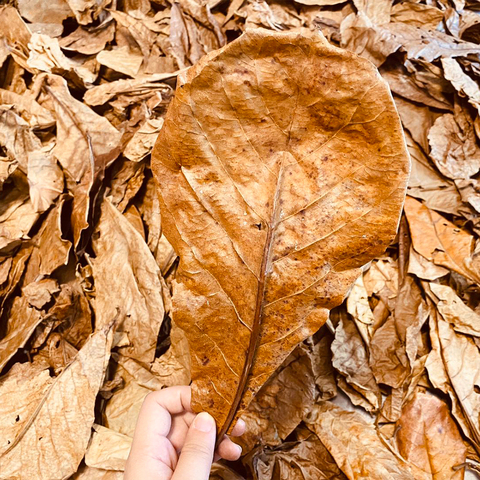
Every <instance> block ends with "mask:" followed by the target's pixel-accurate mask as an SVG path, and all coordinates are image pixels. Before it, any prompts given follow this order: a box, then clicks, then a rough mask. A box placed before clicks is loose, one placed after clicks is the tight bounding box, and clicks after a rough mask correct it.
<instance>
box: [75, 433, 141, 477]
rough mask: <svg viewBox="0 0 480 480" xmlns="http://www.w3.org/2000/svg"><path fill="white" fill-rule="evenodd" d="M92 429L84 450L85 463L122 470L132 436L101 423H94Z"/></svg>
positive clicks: (96, 466)
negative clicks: (86, 447)
mask: <svg viewBox="0 0 480 480" xmlns="http://www.w3.org/2000/svg"><path fill="white" fill-rule="evenodd" d="M93 430H94V432H93V434H92V438H91V440H90V444H89V445H88V449H87V451H86V452H85V464H86V465H87V466H89V467H93V468H100V469H102V470H114V471H120V472H123V470H125V463H126V461H127V458H128V453H129V452H130V447H131V445H132V438H131V437H127V436H126V435H122V434H121V433H118V432H115V431H113V430H110V429H109V428H105V427H102V426H101V425H94V426H93Z"/></svg>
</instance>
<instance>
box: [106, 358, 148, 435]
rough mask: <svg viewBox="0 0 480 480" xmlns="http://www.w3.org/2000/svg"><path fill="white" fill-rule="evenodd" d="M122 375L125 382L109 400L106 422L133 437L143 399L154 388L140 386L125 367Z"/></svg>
mask: <svg viewBox="0 0 480 480" xmlns="http://www.w3.org/2000/svg"><path fill="white" fill-rule="evenodd" d="M120 368H121V367H120ZM120 375H121V376H122V378H123V379H124V382H125V384H124V386H123V388H121V389H119V390H117V391H115V392H114V393H113V396H112V398H110V399H109V400H108V401H107V403H106V406H105V412H104V415H103V418H104V424H105V426H106V427H108V428H111V429H112V430H115V431H116V432H119V433H122V434H124V435H127V436H129V437H133V434H134V433H135V426H136V423H137V418H138V414H139V413H140V408H141V407H142V404H143V400H144V399H145V397H146V396H147V395H148V394H149V393H150V392H151V391H152V390H150V389H149V388H146V387H143V386H140V385H139V384H138V383H137V382H136V381H135V379H133V378H132V376H131V375H130V374H128V373H127V372H126V371H125V369H123V368H122V369H121V370H120Z"/></svg>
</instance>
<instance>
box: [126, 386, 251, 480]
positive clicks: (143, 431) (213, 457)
mask: <svg viewBox="0 0 480 480" xmlns="http://www.w3.org/2000/svg"><path fill="white" fill-rule="evenodd" d="M190 401H191V388H190V387H185V386H183V387H170V388H165V389H163V390H159V391H157V392H152V393H150V394H148V395H147V396H146V398H145V400H144V402H143V405H142V408H141V410H140V414H139V416H138V420H137V425H136V427H135V435H134V437H133V443H132V448H131V450H130V454H129V456H128V460H127V464H126V467H125V474H124V480H208V478H209V476H210V469H211V466H212V462H214V461H217V460H218V459H220V458H224V459H225V460H232V461H233V460H238V459H239V458H240V455H241V453H242V449H241V447H240V446H238V445H236V444H235V443H233V442H232V441H231V440H230V439H229V438H228V437H227V436H226V435H225V437H224V439H223V440H222V441H221V442H220V443H219V445H218V448H217V449H216V450H215V440H216V425H215V420H214V419H213V417H212V416H211V415H209V414H208V413H206V412H202V413H199V414H198V415H196V414H195V413H193V412H192V410H191V408H190ZM244 431H245V423H244V422H243V421H242V420H239V421H238V422H237V424H236V425H235V428H234V429H233V431H232V435H233V436H239V435H242V434H243V433H244Z"/></svg>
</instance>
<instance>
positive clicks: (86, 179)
mask: <svg viewBox="0 0 480 480" xmlns="http://www.w3.org/2000/svg"><path fill="white" fill-rule="evenodd" d="M45 89H46V91H47V93H48V95H49V97H50V99H51V100H52V102H53V105H54V108H55V116H56V119H57V143H56V146H55V148H54V150H53V154H54V155H55V157H56V158H57V159H58V160H59V162H60V164H61V165H62V167H63V169H64V171H65V172H66V173H67V174H68V176H69V180H70V182H69V183H68V187H69V190H71V192H72V193H73V195H74V200H73V208H72V219H71V221H72V228H73V236H74V245H75V247H76V248H77V247H78V246H79V244H80V241H81V235H82V232H83V230H85V229H86V228H87V227H88V226H89V222H90V216H91V199H92V197H93V198H94V196H95V195H96V193H97V190H98V188H99V185H98V181H99V180H102V179H103V175H104V171H105V169H106V168H107V167H108V166H109V165H110V164H111V163H112V162H113V161H114V160H115V159H116V158H117V156H118V154H119V153H120V139H121V134H120V133H119V132H118V130H117V129H116V128H114V127H113V126H112V125H111V124H110V123H109V122H108V120H106V119H105V118H104V117H101V116H100V115H98V114H96V113H95V112H94V111H93V110H91V109H90V108H89V107H87V106H86V105H85V104H83V103H81V102H79V101H78V100H76V99H75V98H73V97H72V96H71V94H70V92H69V90H68V87H67V83H66V82H65V81H64V80H63V79H62V78H60V77H53V76H51V77H49V79H48V83H47V85H46V86H45Z"/></svg>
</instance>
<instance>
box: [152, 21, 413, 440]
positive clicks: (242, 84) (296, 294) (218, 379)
mask: <svg viewBox="0 0 480 480" xmlns="http://www.w3.org/2000/svg"><path fill="white" fill-rule="evenodd" d="M305 52H310V53H309V54H308V55H307V56H304V55H305ZM314 52H316V53H314ZM299 55H300V58H301V60H300V59H299ZM252 58H253V59H254V60H252ZM240 64H241V65H242V67H241V68H240V67H239V65H240ZM299 64H301V65H302V68H298V66H299ZM320 72H322V73H320ZM326 72H328V73H326ZM347 72H348V73H347ZM318 75H321V77H318V80H317V76H318ZM357 75H358V76H357ZM320 78H321V79H322V80H320ZM313 79H315V80H313ZM310 80H311V82H310ZM321 82H324V84H325V85H329V84H330V82H332V89H330V88H329V87H326V86H325V85H322V83H321ZM333 85H334V87H333ZM333 88H334V90H333ZM206 89H208V90H206ZM207 91H208V95H207V94H206V92H207ZM325 92H329V93H328V95H327V94H326V93H325ZM334 92H335V93H334ZM347 92H348V93H347ZM286 112H290V113H291V114H289V115H286ZM334 112H335V113H334ZM327 118H328V123H327ZM320 119H322V120H321V123H319V122H320ZM331 122H333V123H335V126H333V123H331ZM232 131H235V132H238V134H236V135H234V136H232V135H231V132H232ZM367 131H368V134H367V133H366V132H367ZM307 132H308V134H307ZM367 138H368V141H366V139H367ZM372 138H375V139H376V140H375V141H374V142H372ZM387 138H388V141H387ZM381 139H384V140H381ZM350 142H353V143H354V144H355V148H354V149H353V143H352V145H351V146H349V145H350ZM380 145H382V146H380ZM379 148H380V150H378V149H379ZM360 151H363V152H364V154H365V156H364V155H363V154H362V156H361V157H360V156H359V155H360V153H359V152H360ZM340 152H342V153H340ZM346 152H348V156H350V155H353V156H355V157H356V158H357V160H356V161H352V162H351V163H349V162H347V163H346V162H345V158H344V157H343V155H344V154H345V153H346ZM354 152H355V153H354ZM367 152H368V153H367ZM240 158H241V162H240V161H239V159H240ZM351 158H353V157H351ZM394 158H395V160H393V159H394ZM367 159H369V160H368V162H369V163H368V165H367V164H365V163H363V162H365V161H367ZM259 160H260V162H259ZM370 162H372V163H370ZM152 166H153V171H154V174H155V177H156V180H157V182H158V187H159V195H160V203H161V211H162V222H163V228H164V231H165V234H166V236H167V238H168V240H169V241H170V242H171V243H172V245H173V247H174V249H175V250H176V251H177V252H178V253H179V254H180V257H181V261H180V265H179V269H178V271H177V277H176V283H175V291H174V317H175V320H176V322H177V324H178V325H179V326H180V327H182V328H183V329H184V330H185V331H186V334H187V336H188V337H189V342H190V346H191V349H192V378H193V390H194V396H193V398H194V405H195V407H194V408H196V409H199V408H201V409H207V410H208V411H210V412H211V413H212V414H213V415H214V416H215V417H216V419H217V422H218V425H219V428H220V430H221V431H224V430H225V429H226V428H228V427H229V426H230V425H231V423H232V421H233V419H234V417H235V415H236V414H237V411H238V409H239V407H240V410H243V409H244V408H246V406H247V405H248V403H249V402H250V400H251V398H252V394H254V393H255V392H256V391H258V389H259V388H260V386H261V385H262V384H263V383H264V381H265V380H266V379H267V378H268V377H269V376H270V375H271V373H272V371H273V370H274V369H275V368H276V367H277V366H278V365H279V364H280V363H281V362H282V361H283V359H284V358H285V357H286V356H287V355H288V354H289V353H290V351H291V350H292V349H293V347H294V346H295V345H296V344H297V343H298V342H299V341H301V340H303V339H304V338H305V336H308V335H309V334H311V333H314V332H315V331H316V330H317V329H318V328H319V326H321V325H322V323H323V322H325V320H326V318H327V312H328V309H330V308H332V307H333V306H335V305H337V304H338V303H340V302H341V300H342V299H343V297H344V296H345V294H346V293H347V290H348V289H349V287H350V285H351V282H352V281H353V280H354V279H355V277H356V276H358V274H359V271H358V270H357V267H359V266H361V265H362V264H364V263H365V262H367V261H368V260H370V259H371V258H372V257H373V256H375V255H378V254H380V253H381V251H382V250H383V249H384V248H385V246H386V245H387V244H388V243H389V241H390V240H391V238H392V236H393V234H394V232H395V230H396V226H397V221H398V213H399V207H400V203H401V201H402V197H403V194H404V187H405V181H406V176H407V174H408V156H407V153H406V148H405V142H404V138H403V135H402V133H401V128H400V125H399V120H398V116H397V112H396V110H395V107H394V105H393V102H392V99H391V95H390V93H389V92H388V88H387V86H386V84H385V83H384V82H383V81H382V80H381V79H380V78H379V76H378V74H377V72H376V71H375V70H374V68H373V66H372V65H371V64H369V63H367V62H364V61H363V60H362V59H359V58H356V57H354V56H351V55H350V54H348V53H345V52H343V51H341V50H339V49H337V48H335V47H333V46H331V45H329V44H328V43H327V41H326V40H325V39H324V37H322V36H320V35H319V34H318V35H317V34H308V35H307V34H305V36H299V35H296V34H288V33H285V34H272V33H270V32H267V31H265V30H258V31H251V32H250V33H247V34H245V35H244V36H242V37H240V39H239V40H238V41H237V42H232V43H231V44H229V46H227V47H225V48H224V49H223V50H220V51H219V52H216V53H215V54H210V55H208V56H207V57H206V59H205V60H204V61H201V62H200V63H199V64H197V66H195V67H194V68H193V69H190V70H189V71H188V73H187V77H186V82H185V83H182V84H181V85H180V86H179V87H177V92H176V97H175V99H174V101H173V103H172V104H171V106H170V108H169V111H168V113H167V117H166V119H165V124H164V127H163V129H162V131H161V132H160V136H159V138H158V140H157V144H156V147H155V149H154V152H153V165H152ZM385 171H388V172H389V174H388V175H385ZM385 181H387V184H385ZM325 192H326V193H325ZM347 197H348V201H347V200H346V199H347ZM380 205H381V206H380ZM192 218H194V219H195V221H194V222H192V221H191V219H192ZM372 224H376V225H378V230H377V228H375V229H372V227H371V226H372ZM345 225H348V229H345V228H343V227H344V226H345ZM314 259H315V262H313V260H314ZM332 259H334V260H332ZM332 265H335V266H334V267H332ZM313 267H314V268H313ZM193 271H195V272H196V273H195V276H192V274H191V272H193ZM193 299H195V300H193ZM294 312H295V313H294ZM297 315H298V316H297ZM287 319H288V320H287ZM220 324H221V325H222V327H220ZM226 325H228V329H229V332H230V334H229V335H228V336H225V335H224V333H223V332H224V329H225V327H226ZM259 337H261V343H260V342H259V341H258V339H259ZM240 352H241V353H240ZM254 356H255V357H256V360H255V362H253V359H254Z"/></svg>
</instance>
